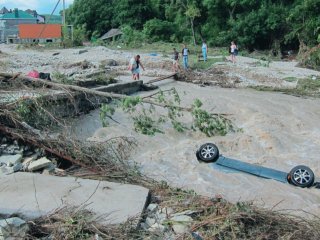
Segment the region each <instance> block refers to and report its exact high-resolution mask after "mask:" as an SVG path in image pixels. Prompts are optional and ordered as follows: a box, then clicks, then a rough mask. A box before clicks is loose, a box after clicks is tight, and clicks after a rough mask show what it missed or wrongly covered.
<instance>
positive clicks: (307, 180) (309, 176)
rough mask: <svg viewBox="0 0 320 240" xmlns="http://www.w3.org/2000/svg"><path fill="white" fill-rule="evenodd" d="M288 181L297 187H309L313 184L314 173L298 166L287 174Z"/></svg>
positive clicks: (305, 167)
mask: <svg viewBox="0 0 320 240" xmlns="http://www.w3.org/2000/svg"><path fill="white" fill-rule="evenodd" d="M288 181H289V183H291V184H292V185H294V186H297V187H302V188H304V187H311V186H312V185H313V183H314V173H313V171H312V170H311V169H310V168H308V167H307V166H303V165H299V166H296V167H294V168H292V170H291V171H290V172H289V174H288Z"/></svg>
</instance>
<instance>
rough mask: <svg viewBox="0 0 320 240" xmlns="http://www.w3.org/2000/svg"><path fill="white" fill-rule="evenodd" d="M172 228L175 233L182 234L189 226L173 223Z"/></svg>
mask: <svg viewBox="0 0 320 240" xmlns="http://www.w3.org/2000/svg"><path fill="white" fill-rule="evenodd" d="M172 229H173V231H174V232H175V233H176V234H179V235H180V234H184V233H187V232H188V231H189V227H188V226H187V225H185V224H173V225H172Z"/></svg>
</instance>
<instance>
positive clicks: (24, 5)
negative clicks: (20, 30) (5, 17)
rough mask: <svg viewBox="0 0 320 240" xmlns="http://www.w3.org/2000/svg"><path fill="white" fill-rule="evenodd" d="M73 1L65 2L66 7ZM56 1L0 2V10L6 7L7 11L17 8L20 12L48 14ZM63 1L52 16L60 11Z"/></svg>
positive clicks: (7, 0)
mask: <svg viewBox="0 0 320 240" xmlns="http://www.w3.org/2000/svg"><path fill="white" fill-rule="evenodd" d="M73 1H74V0H65V2H66V7H68V6H69V5H70V4H71V3H72V2H73ZM57 2H58V0H0V9H1V8H3V7H6V8H7V9H9V10H10V9H13V8H18V9H21V10H27V9H32V10H36V11H37V12H38V13H39V14H50V13H51V12H52V10H53V9H54V7H55V5H56V4H57ZM62 2H63V0H60V4H59V6H58V7H57V9H56V11H55V12H54V14H59V12H60V10H62V8H63V6H62Z"/></svg>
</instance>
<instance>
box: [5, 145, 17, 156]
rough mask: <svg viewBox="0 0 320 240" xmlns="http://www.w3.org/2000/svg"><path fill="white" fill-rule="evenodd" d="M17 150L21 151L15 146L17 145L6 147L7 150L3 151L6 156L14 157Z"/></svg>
mask: <svg viewBox="0 0 320 240" xmlns="http://www.w3.org/2000/svg"><path fill="white" fill-rule="evenodd" d="M16 150H19V147H17V146H15V145H10V146H8V147H6V148H5V149H4V150H3V153H4V154H10V155H13V154H15V151H16Z"/></svg>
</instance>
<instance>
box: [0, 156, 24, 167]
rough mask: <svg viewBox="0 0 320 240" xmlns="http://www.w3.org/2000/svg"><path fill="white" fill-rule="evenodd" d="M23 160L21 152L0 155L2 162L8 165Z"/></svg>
mask: <svg viewBox="0 0 320 240" xmlns="http://www.w3.org/2000/svg"><path fill="white" fill-rule="evenodd" d="M21 160H22V155H21V154H16V155H3V156H0V162H2V163H5V164H6V165H7V166H8V167H11V166H13V165H15V164H18V163H21Z"/></svg>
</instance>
